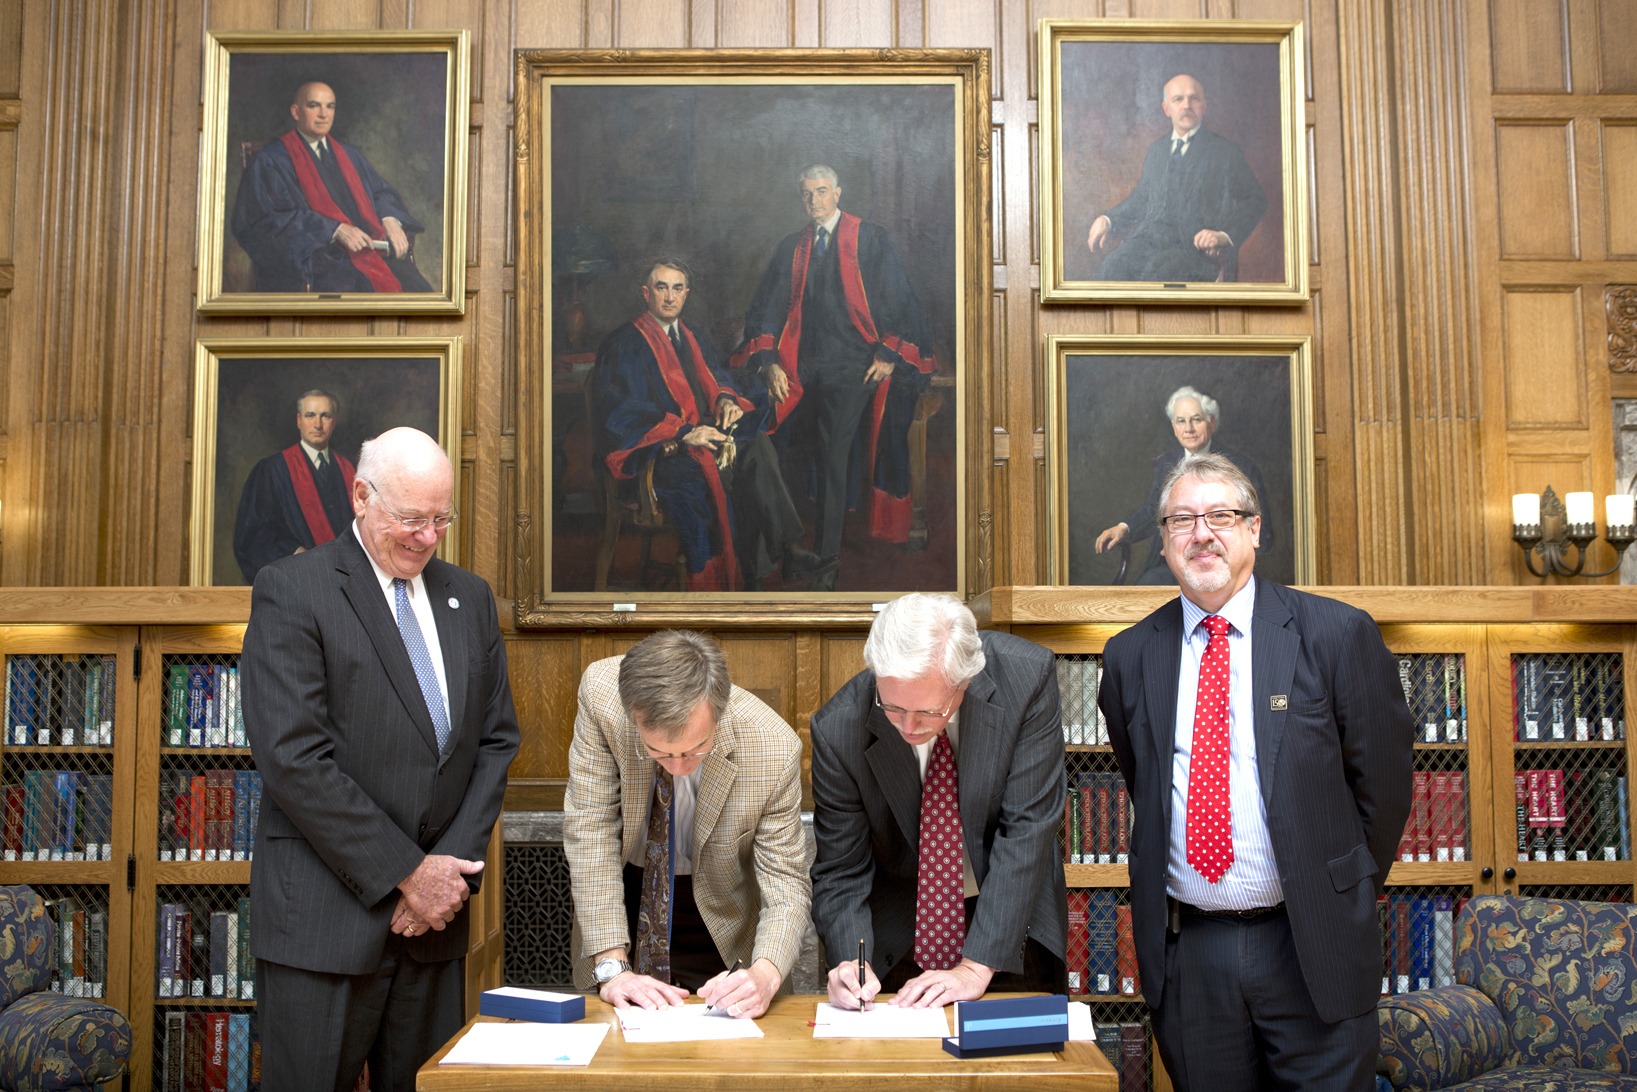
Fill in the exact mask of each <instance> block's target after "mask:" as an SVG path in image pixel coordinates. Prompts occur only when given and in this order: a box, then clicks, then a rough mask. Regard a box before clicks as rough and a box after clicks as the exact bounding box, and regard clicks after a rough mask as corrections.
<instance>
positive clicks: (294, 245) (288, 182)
mask: <svg viewBox="0 0 1637 1092" xmlns="http://www.w3.org/2000/svg"><path fill="white" fill-rule="evenodd" d="M336 111H337V104H336V97H335V92H334V91H333V90H331V88H330V86H329V85H328V84H325V83H319V82H309V83H304V84H302V85H301V86H300V87H298V88H296V92H295V97H294V99H293V101H292V102H291V103H290V117H291V118H292V119H293V120H294V121H295V127H294V128H293V129H291V130H289V131H288V132H286V133H285V134H284V135H283V136H282V137H280V138H279V139H277V140H274V141H272V142H271V143H269V144H267V145H266V146H265V147H263V148H262V149H261V150H260V151H258V152H257V153H256V154H255V156H254V157H253V158H252V159H251V160H250V161H249V162H248V163H247V164H246V165H245V170H244V177H243V178H242V179H241V180H240V182H239V192H238V196H237V197H236V199H235V200H234V203H233V219H232V228H233V237H234V238H235V239H237V240H238V241H239V245H240V246H242V247H244V249H245V252H246V253H247V254H249V256H250V261H251V264H252V266H253V268H254V271H255V282H256V283H255V290H256V291H258V292H430V291H432V286H431V285H430V284H428V283H427V280H426V278H425V277H423V276H422V275H421V273H420V271H419V270H418V269H417V268H416V267H415V262H414V258H413V256H412V254H411V245H410V236H412V235H418V234H421V233H422V232H424V231H425V230H426V228H425V227H424V226H423V225H422V224H421V222H420V221H419V220H417V219H415V217H413V216H411V215H410V214H409V211H408V210H407V209H406V208H405V207H404V201H403V198H402V197H400V196H399V195H398V191H397V190H396V189H394V188H393V186H392V184H391V183H389V182H388V181H387V180H386V179H384V178H382V177H381V175H380V174H379V173H377V172H376V170H375V168H374V167H372V166H371V165H370V162H369V160H368V159H366V158H365V157H364V153H363V152H361V151H359V150H358V148H356V147H354V146H353V145H352V144H348V143H344V142H343V141H341V140H339V139H337V138H336V137H335V136H334V135H333V134H332V132H331V129H332V128H333V126H334V124H335V119H336Z"/></svg>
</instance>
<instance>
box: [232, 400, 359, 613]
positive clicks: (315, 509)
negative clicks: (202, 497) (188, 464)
mask: <svg viewBox="0 0 1637 1092" xmlns="http://www.w3.org/2000/svg"><path fill="white" fill-rule="evenodd" d="M340 416H341V404H340V402H339V401H337V400H336V397H335V395H333V394H331V393H329V392H328V391H321V390H318V389H317V388H314V389H313V390H310V391H308V392H306V393H305V394H303V395H302V396H301V397H300V398H298V399H296V433H297V435H298V437H299V439H297V441H296V442H295V443H293V444H291V445H290V446H289V447H287V448H285V449H284V450H283V451H280V452H279V453H277V454H276V455H269V456H267V458H265V459H263V460H261V461H260V462H259V463H257V464H256V465H255V466H253V467H251V468H250V476H249V477H247V478H246V479H245V481H244V491H243V492H242V493H240V494H239V513H238V515H237V517H235V519H234V521H233V556H234V557H235V558H237V559H238V562H239V569H240V571H242V572H243V573H244V580H245V583H247V584H254V583H255V582H256V574H257V573H258V572H260V571H261V567H262V566H263V565H267V564H269V563H271V562H273V561H277V560H278V559H279V558H281V557H289V556H290V555H291V554H299V553H301V552H303V551H304V550H311V549H312V548H313V547H314V546H318V545H320V544H322V543H325V542H328V541H330V539H332V538H334V537H335V536H336V535H337V534H339V533H340V532H342V531H344V530H345V529H346V526H347V524H348V523H350V522H352V480H353V476H354V474H355V473H356V471H354V469H353V465H352V460H350V459H348V458H347V457H346V456H345V455H342V454H341V453H340V452H339V451H335V450H333V449H332V448H331V447H330V438H331V437H332V436H334V435H335V424H336V421H337V419H338V418H339V417H340Z"/></svg>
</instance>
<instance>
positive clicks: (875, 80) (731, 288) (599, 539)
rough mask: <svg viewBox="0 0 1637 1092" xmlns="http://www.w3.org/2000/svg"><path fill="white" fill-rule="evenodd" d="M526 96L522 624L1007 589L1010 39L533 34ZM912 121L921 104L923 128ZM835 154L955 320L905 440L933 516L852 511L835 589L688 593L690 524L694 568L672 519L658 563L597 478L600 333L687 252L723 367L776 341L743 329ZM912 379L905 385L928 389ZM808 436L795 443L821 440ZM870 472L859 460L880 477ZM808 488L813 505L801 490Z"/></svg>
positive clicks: (807, 526) (937, 323) (521, 207)
mask: <svg viewBox="0 0 1637 1092" xmlns="http://www.w3.org/2000/svg"><path fill="white" fill-rule="evenodd" d="M571 101H572V103H573V104H574V105H573V107H572V108H571V107H570V106H569V105H568V104H569V103H570V102H571ZM515 103H516V132H517V179H516V182H517V190H516V192H517V209H518V217H517V222H518V225H519V228H518V238H517V301H518V306H517V308H516V339H515V340H516V345H517V359H518V372H517V374H518V384H519V386H518V404H519V406H520V407H521V412H520V417H521V420H520V422H519V427H518V448H517V451H518V472H519V489H518V496H517V504H518V509H517V515H516V519H517V526H516V529H517V534H518V545H517V551H516V557H517V567H518V568H517V583H516V584H515V587H517V588H518V589H519V594H518V624H520V625H534V624H540V625H546V624H561V622H562V621H563V620H564V619H568V618H573V619H579V620H587V619H589V620H603V621H607V622H610V623H611V624H649V623H650V620H652V619H656V618H660V619H665V620H668V621H682V620H686V619H695V620H697V621H698V622H699V624H706V623H708V622H710V621H713V620H723V621H726V620H732V619H735V618H737V619H750V618H761V619H765V618H767V617H769V616H771V615H772V614H775V613H777V614H779V616H780V617H782V618H790V619H795V618H799V617H808V616H812V617H819V616H822V617H825V618H862V619H864V620H866V621H867V620H868V618H869V616H870V613H871V611H872V609H873V608H874V606H875V605H876V604H878V603H880V602H881V601H882V600H885V599H888V598H891V597H893V596H895V595H898V594H902V593H904V592H908V591H918V590H924V591H934V590H936V591H947V592H953V593H956V594H958V595H962V596H969V595H972V594H976V593H977V592H978V591H981V590H983V589H985V588H987V587H988V585H989V581H990V575H991V561H990V558H991V556H992V551H991V544H990V539H989V527H990V514H989V479H990V472H989V467H988V459H987V446H986V444H985V443H984V442H983V440H984V438H986V437H987V436H988V435H989V424H988V411H987V398H986V396H985V392H986V391H987V389H988V384H989V374H990V371H989V370H990V359H989V358H990V336H989V333H988V330H989V323H990V319H989V305H988V303H987V302H986V301H987V300H988V299H989V295H990V291H991V284H992V265H991V257H990V234H991V233H990V192H989V191H990V165H989V155H990V123H989V107H990V82H989V54H988V52H987V51H985V50H953V49H950V50H939V49H927V50H892V51H885V52H883V51H877V50H791V49H777V50H774V49H769V50H710V51H700V50H621V51H616V52H605V51H587V52H574V51H559V50H550V51H521V52H519V53H518V54H517V89H516V94H515ZM554 104H560V105H557V109H555V110H554ZM787 115H788V116H787ZM910 116H913V117H915V118H918V119H923V120H922V121H921V122H920V123H918V124H913V125H912V124H911V123H910V122H908V121H906V120H905V119H906V117H910ZM727 117H732V118H733V119H735V123H734V126H733V127H731V128H730V127H729V126H728V125H727V123H726V122H725V121H724V120H723V119H724V118H727ZM925 118H933V119H935V120H933V121H931V122H927V121H925V120H924V119H925ZM577 119H578V120H577ZM593 120H596V124H597V125H598V126H601V127H602V128H599V129H598V131H597V132H595V133H592V132H591V131H590V129H588V128H587V127H588V126H590V125H591V123H592V121H593ZM792 121H794V122H797V123H799V124H792ZM923 143H924V145H925V147H923ZM927 148H932V149H934V150H933V151H930V152H928V151H926V149H927ZM831 160H834V161H835V162H834V164H833V166H834V167H835V169H836V171H837V172H838V179H839V188H840V190H841V191H842V197H841V211H842V212H843V213H852V214H854V215H856V216H858V217H860V218H861V219H862V221H864V222H865V223H866V224H869V223H878V224H879V225H881V230H882V232H883V233H884V234H885V236H886V237H887V238H888V239H889V240H890V241H891V243H892V245H893V247H895V248H896V252H897V253H898V254H902V255H903V258H902V265H903V267H904V269H905V270H906V272H907V275H908V277H909V280H910V281H911V283H912V286H913V287H914V290H915V292H916V293H918V296H917V298H918V299H919V301H920V304H921V305H922V306H923V307H924V308H925V309H926V312H927V321H926V326H927V328H928V329H929V330H930V331H931V332H930V335H929V342H930V344H931V346H932V354H931V355H932V356H933V357H935V360H933V364H934V369H933V370H932V371H931V372H927V371H926V370H925V369H924V368H923V369H922V370H921V377H922V378H921V379H917V380H916V381H917V382H920V381H923V380H924V381H925V382H927V383H929V384H930V385H929V386H928V387H927V390H926V391H925V392H923V394H922V395H921V396H920V401H918V402H914V403H913V404H914V420H913V421H912V422H911V423H910V424H909V425H908V426H907V428H908V431H907V433H903V434H900V436H901V437H907V440H906V441H905V442H906V443H907V445H908V448H907V450H908V452H909V455H908V463H909V473H908V476H907V480H909V481H910V486H909V489H910V492H909V493H907V494H897V497H898V499H899V500H901V501H905V502H913V508H914V515H913V516H912V517H910V518H909V523H910V527H909V530H908V532H907V537H906V538H904V539H903V540H902V541H901V542H898V543H897V544H894V542H893V540H892V539H891V538H889V537H887V536H885V535H883V536H879V537H878V536H877V535H876V530H877V526H878V525H877V524H875V523H873V522H867V521H865V520H862V519H858V518H857V517H849V518H850V519H854V520H855V522H854V523H852V524H850V525H849V528H848V531H847V536H848V537H846V538H844V539H843V543H842V546H841V550H840V554H839V557H840V564H839V572H838V577H837V587H836V590H834V591H825V590H812V589H811V588H810V587H807V586H806V584H805V582H803V581H801V580H799V579H798V580H796V581H795V582H793V584H782V585H781V583H780V577H781V575H782V574H774V575H773V576H770V577H769V578H768V585H764V586H763V588H762V590H753V589H750V588H746V587H744V586H735V587H723V588H720V589H712V590H683V589H684V588H686V587H688V586H689V584H688V576H689V574H690V572H691V570H690V569H688V568H686V567H685V565H686V564H689V563H688V562H687V561H686V559H685V558H684V556H683V552H682V550H681V547H680V538H681V535H680V534H674V537H675V538H676V539H677V540H678V543H679V544H678V545H677V546H676V547H675V548H674V550H675V552H674V557H675V558H676V561H675V562H674V563H672V562H671V561H670V560H669V559H670V557H671V556H673V553H672V551H673V547H672V546H671V544H670V542H669V541H668V540H667V537H666V535H665V534H664V533H660V534H657V535H653V536H650V537H653V538H655V539H657V540H658V545H657V546H655V547H654V555H655V556H656V557H661V558H662V560H660V561H656V562H652V563H650V560H649V557H648V555H647V553H646V552H644V553H643V555H642V559H641V561H640V562H639V560H638V555H637V549H636V546H635V545H633V543H635V542H636V541H637V538H638V536H639V535H641V534H645V533H646V532H645V530H643V529H640V528H639V521H638V520H636V519H633V520H630V521H627V520H625V519H624V518H623V517H621V518H618V519H614V520H610V519H609V518H608V509H609V501H608V499H607V498H608V494H607V491H606V485H607V483H606V482H604V481H603V480H602V476H600V475H599V474H598V471H597V467H598V466H599V465H600V463H599V459H598V456H597V451H598V448H597V442H596V441H597V440H598V439H600V438H601V437H602V436H603V435H604V434H603V433H602V432H600V431H599V432H597V433H596V434H595V435H594V436H592V435H591V434H592V432H593V427H592V426H593V420H592V418H593V416H599V419H600V421H602V422H606V420H607V415H606V413H602V414H600V415H599V414H598V412H597V411H596V410H594V408H593V401H592V396H591V395H590V394H588V389H589V388H593V387H594V386H595V383H594V380H593V377H592V375H591V370H592V369H593V367H594V366H595V361H596V357H597V354H596V352H595V350H596V349H597V347H598V346H599V345H600V344H602V343H603V341H604V339H605V338H608V337H611V336H613V335H614V334H616V333H618V332H619V331H621V330H623V329H627V328H629V327H630V326H631V324H632V323H633V320H634V319H635V318H637V317H638V316H640V315H641V314H642V313H643V306H644V305H643V302H642V299H641V297H639V294H638V288H639V286H640V285H641V283H642V278H643V276H644V275H645V274H643V273H642V272H640V271H633V267H634V266H636V265H638V264H641V263H642V262H643V261H644V260H645V259H647V258H651V257H654V256H656V252H659V253H670V254H673V255H676V254H678V252H680V255H679V256H680V257H683V258H687V259H688V264H689V265H690V266H692V267H693V268H694V270H695V275H694V276H693V277H691V278H690V286H689V287H690V292H691V298H690V299H689V300H688V302H687V304H686V308H685V309H684V310H683V312H682V315H681V318H682V319H683V320H684V321H685V322H689V323H695V324H697V329H698V331H699V336H700V337H701V339H708V340H711V341H713V342H715V343H718V344H717V345H716V348H717V350H719V352H720V357H721V360H722V362H723V364H724V365H725V366H731V364H732V362H733V360H734V357H735V353H736V350H737V351H738V353H739V354H740V358H741V359H743V358H744V357H743V354H744V353H746V352H750V351H752V350H749V349H747V348H746V347H747V346H749V345H751V344H753V343H759V342H757V341H755V339H753V338H750V337H747V336H745V333H744V331H745V330H746V328H747V327H746V326H745V324H744V322H745V320H748V318H749V316H748V315H747V307H748V306H749V302H750V301H751V299H752V297H753V296H754V294H755V293H756V292H757V290H758V285H759V283H760V282H761V281H762V279H763V278H764V276H766V275H768V272H769V271H770V269H771V268H772V267H773V266H774V265H776V264H777V263H776V261H775V260H774V254H775V251H776V250H777V249H778V248H779V247H780V246H781V245H788V244H789V242H790V239H792V238H794V237H795V235H796V234H800V233H801V232H802V231H804V230H809V231H810V229H809V228H807V227H806V226H805V225H807V224H810V223H811V221H810V220H809V219H808V218H807V217H806V215H805V213H804V212H803V210H802V206H801V204H800V201H799V199H798V184H797V182H796V177H797V174H798V172H800V171H801V170H803V169H804V168H805V167H806V166H808V165H810V164H813V163H815V162H829V161H831ZM770 193H771V194H772V195H773V196H768V195H769V194H770ZM667 224H668V225H669V226H668V227H667ZM911 225H912V226H911ZM839 238H840V236H838V239H839ZM781 239H782V240H783V243H781ZM837 245H838V246H839V245H841V244H840V243H839V242H838V244H837ZM940 248H941V249H940ZM945 251H947V256H946V257H944V256H942V255H944V253H945ZM780 253H782V251H781V252H780ZM933 255H939V257H934V256H933ZM877 305H878V304H877ZM724 331H725V332H724ZM776 336H782V335H776V334H775V335H767V340H768V341H769V343H770V344H772V342H773V340H774V338H775V337H776ZM906 359H907V358H906ZM921 359H922V361H923V362H924V361H926V359H927V358H926V357H925V356H923V357H922V358H921ZM900 366H903V365H902V364H900ZM747 370H754V369H753V368H752V369H747ZM911 371H914V369H913V368H912V369H911ZM735 374H736V375H737V374H740V373H739V372H735ZM758 374H762V373H758ZM927 377H930V378H927ZM911 378H912V379H914V378H915V377H913V376H912V377H911ZM735 382H737V380H735ZM909 383H910V381H909V380H905V381H904V382H903V383H901V384H900V386H902V387H903V388H904V390H903V391H901V392H900V393H901V394H906V395H907V394H908V393H909V392H910V391H911V390H912V389H917V388H912V387H911V386H910V385H909ZM597 397H599V398H600V397H601V396H600V395H598V396H597ZM596 404H597V405H600V404H601V403H600V402H598V403H596ZM768 412H770V413H771V410H769V411H768ZM797 412H800V408H799V406H798V409H797ZM907 416H908V415H907V414H906V415H905V417H906V418H907ZM904 419H905V418H900V419H899V420H900V421H902V420H904ZM792 420H796V418H792ZM577 422H582V423H577ZM597 427H598V428H599V429H601V428H602V425H601V424H599V425H598V426H597ZM785 427H787V426H786V425H784V424H782V423H781V424H780V425H778V426H776V428H785ZM788 427H789V428H790V429H791V432H789V433H787V434H786V435H787V436H791V435H800V433H799V432H798V431H796V430H797V426H796V425H790V426H788ZM863 431H864V430H863V428H862V427H861V428H860V433H862V432H863ZM588 436H590V437H591V438H588ZM871 436H872V438H874V437H875V436H876V434H874V433H872V434H871ZM880 436H881V437H888V436H889V433H888V426H882V427H881V431H880ZM773 438H774V439H775V440H779V438H778V437H777V436H775V437H773ZM779 442H780V443H784V444H785V446H784V447H782V448H781V450H782V452H783V454H781V456H780V459H781V462H780V467H781V469H780V473H781V474H783V476H784V480H785V481H786V482H790V481H791V479H792V478H793V477H794V475H795V474H796V471H794V470H793V469H791V468H792V467H794V466H796V465H797V460H798V459H800V458H810V457H813V456H812V453H811V449H809V448H803V447H801V445H802V444H803V443H804V442H805V441H802V440H800V439H790V440H788V441H787V442H786V441H779ZM884 443H885V441H884V440H883V444H884ZM582 447H583V448H584V449H585V450H584V451H581V450H580V448H582ZM653 458H654V459H655V460H656V461H657V459H658V458H659V456H657V455H656V456H653ZM883 458H885V456H883ZM900 462H902V460H900ZM576 474H577V475H579V477H578V478H576V477H575V475H576ZM576 482H578V484H576ZM869 484H870V483H868V482H866V481H865V480H864V478H863V473H862V472H861V473H860V474H859V490H860V492H861V493H863V492H867V487H868V485H869ZM876 484H877V485H878V484H879V483H878V482H877V483H876ZM621 487H622V488H623V486H621ZM790 493H791V495H792V497H793V498H794V499H795V501H796V503H797V504H798V506H800V505H802V504H803V503H805V494H804V493H803V491H802V488H801V483H800V482H797V483H795V484H793V485H791V487H790ZM616 503H619V501H618V498H616ZM866 504H867V500H860V501H859V502H858V510H859V511H860V512H862V511H863V510H864V509H865V508H866ZM650 507H653V508H657V507H658V506H657V505H654V504H652V503H651V505H650ZM814 511H815V512H816V506H815V508H814ZM802 518H803V520H804V531H805V532H811V533H812V536H813V545H814V547H815V550H817V547H818V532H817V529H816V519H817V517H816V516H815V517H814V520H813V522H807V519H808V517H807V514H806V509H803V516H802ZM652 522H658V521H657V520H655V521H652ZM627 523H629V524H630V526H627ZM651 525H652V524H650V525H649V526H651ZM831 526H832V527H833V526H834V522H832V523H831ZM662 531H663V529H662ZM736 533H737V532H736ZM646 541H647V540H646V539H645V540H644V543H645V546H644V549H645V551H646ZM859 543H863V545H862V546H860V545H858V544H859ZM883 544H885V545H883ZM877 546H882V550H877V551H876V552H875V553H871V551H872V550H875V549H876V547H877ZM889 546H890V549H888V547H889ZM917 546H924V552H915V547H917ZM893 551H897V552H896V553H895V552H893ZM627 555H629V556H627ZM718 556H719V555H718ZM593 559H596V565H595V567H594V566H593V564H592V560H593ZM869 559H873V560H869ZM673 564H674V567H675V571H674V572H668V571H666V570H667V569H668V568H670V567H671V566H672V565H673ZM582 570H583V571H582ZM604 574H606V575H604ZM900 574H903V575H902V578H900ZM744 583H746V584H749V583H752V581H745V582H744ZM813 583H815V584H816V583H818V581H816V580H815V581H813ZM599 586H601V587H602V589H603V590H598V588H599ZM553 620H556V621H555V623H554V621H553Z"/></svg>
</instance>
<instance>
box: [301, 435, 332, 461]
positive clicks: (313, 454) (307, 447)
mask: <svg viewBox="0 0 1637 1092" xmlns="http://www.w3.org/2000/svg"><path fill="white" fill-rule="evenodd" d="M301 450H303V451H305V452H306V453H307V461H308V462H310V463H312V464H313V465H314V466H317V465H318V460H319V457H320V456H322V455H323V454H324V452H323V451H320V450H318V448H316V447H314V446H313V445H312V444H309V443H308V442H307V441H306V440H303V441H301ZM328 450H329V448H325V449H324V451H328Z"/></svg>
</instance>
